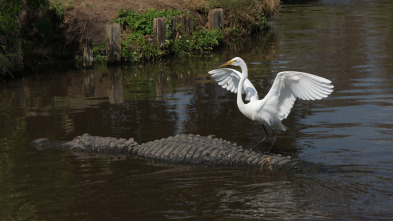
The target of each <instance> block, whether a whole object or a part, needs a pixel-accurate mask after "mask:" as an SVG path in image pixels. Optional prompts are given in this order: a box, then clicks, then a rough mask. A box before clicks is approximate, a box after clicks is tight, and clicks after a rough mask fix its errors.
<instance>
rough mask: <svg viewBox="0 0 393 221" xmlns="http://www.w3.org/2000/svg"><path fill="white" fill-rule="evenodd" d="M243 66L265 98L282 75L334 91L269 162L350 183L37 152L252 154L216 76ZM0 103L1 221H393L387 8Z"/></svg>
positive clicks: (323, 1)
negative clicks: (166, 148) (191, 138)
mask: <svg viewBox="0 0 393 221" xmlns="http://www.w3.org/2000/svg"><path fill="white" fill-rule="evenodd" d="M235 56H240V57H242V58H243V59H244V60H245V61H246V62H247V64H248V67H249V73H250V76H249V78H250V80H251V81H252V82H253V83H254V85H255V87H256V88H257V90H258V91H259V93H260V96H261V97H263V96H264V94H266V92H267V91H268V90H269V89H270V86H271V84H272V81H273V80H274V77H275V75H276V74H277V73H278V72H279V71H283V70H297V71H304V72H309V73H313V74H317V75H320V76H323V77H325V78H328V79H330V80H332V82H333V84H334V86H335V91H334V93H333V94H332V95H331V96H329V98H327V99H324V100H320V101H297V102H296V103H295V106H294V107H293V109H292V112H291V114H290V116H289V117H288V119H286V120H284V122H283V123H284V124H285V125H286V126H287V127H288V130H287V131H285V132H280V133H278V139H277V142H276V144H275V145H274V147H273V152H279V153H282V154H286V155H291V156H292V157H298V158H301V159H303V160H307V161H312V162H316V163H322V164H327V165H330V166H332V167H337V168H340V169H343V170H344V171H345V172H342V173H327V174H287V173H279V172H270V173H269V172H266V171H256V170H252V169H245V168H201V167H191V166H184V165H183V166H182V165H168V164H165V163H162V162H152V161H150V160H146V159H141V158H135V157H132V156H130V157H117V156H102V155H93V154H78V155H77V154H72V153H70V152H69V151H66V150H59V149H56V148H48V149H44V150H38V149H35V148H34V147H31V146H29V142H30V141H32V140H34V139H36V138H40V137H48V138H51V139H54V140H70V139H72V138H73V137H75V136H78V135H81V134H83V133H90V134H92V135H99V136H112V137H125V138H129V137H133V138H135V140H136V141H137V142H139V143H142V142H147V141H151V140H155V139H160V138H164V137H168V136H172V135H176V134H183V133H192V134H200V135H210V134H214V135H216V136H217V137H220V138H224V139H226V140H229V141H231V142H236V143H237V144H239V145H242V146H243V147H250V146H252V145H253V144H255V143H256V142H258V140H259V139H261V138H262V137H263V135H264V134H263V129H262V127H261V126H260V125H258V123H255V122H252V121H251V120H248V119H247V118H245V117H244V116H243V115H242V114H241V113H240V112H239V110H238V108H237V106H236V101H235V99H236V96H235V95H234V94H231V93H229V92H227V91H226V90H224V89H222V88H221V87H219V86H218V85H217V84H216V83H215V82H214V81H213V80H212V79H210V77H209V76H208V74H207V72H208V71H209V70H211V69H214V68H216V67H217V66H218V65H219V64H222V63H223V62H225V61H226V60H228V59H231V58H232V57H235ZM0 95H1V100H0V122H1V127H0V208H1V209H0V220H171V219H174V220H309V219H311V220H391V219H392V218H393V3H392V2H391V1H389V0H375V1H367V0H320V1H310V2H307V3H302V4H283V5H282V8H281V11H280V14H278V15H277V16H275V17H274V19H273V21H272V29H271V31H270V32H269V33H268V34H265V35H258V36H252V37H250V38H248V39H244V40H238V41H234V42H231V44H228V45H227V46H226V47H225V48H224V49H220V50H218V51H217V52H215V53H214V54H212V55H201V56H191V57H188V58H174V59H163V60H162V61H156V62H153V63H148V64H138V65H131V66H125V67H112V68H108V69H106V68H103V69H102V70H99V69H98V70H77V71H73V70H69V71H57V72H56V71H52V72H50V73H45V74H39V75H34V76H30V77H25V78H23V79H18V80H14V81H11V82H9V83H7V84H2V85H0ZM269 142H271V140H270V141H267V142H266V143H264V144H262V145H259V146H258V147H257V148H256V150H257V151H264V150H265V149H266V148H267V147H268V145H269Z"/></svg>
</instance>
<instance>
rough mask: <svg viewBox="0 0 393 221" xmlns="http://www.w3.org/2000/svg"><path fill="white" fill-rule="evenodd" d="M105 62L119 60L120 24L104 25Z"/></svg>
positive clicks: (116, 61)
mask: <svg viewBox="0 0 393 221" xmlns="http://www.w3.org/2000/svg"><path fill="white" fill-rule="evenodd" d="M106 44H107V46H106V47H107V50H106V51H107V63H118V62H120V61H121V35H120V24H119V23H114V24H107V25H106Z"/></svg>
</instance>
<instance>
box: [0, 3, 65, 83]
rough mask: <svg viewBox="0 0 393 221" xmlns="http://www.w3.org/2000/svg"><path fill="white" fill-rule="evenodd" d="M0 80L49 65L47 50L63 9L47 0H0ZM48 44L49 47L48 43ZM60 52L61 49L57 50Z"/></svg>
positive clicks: (50, 62) (55, 40)
mask: <svg viewBox="0 0 393 221" xmlns="http://www.w3.org/2000/svg"><path fill="white" fill-rule="evenodd" d="M0 1H1V3H0V79H5V78H6V77H7V76H13V75H12V73H15V72H18V71H22V70H23V67H25V68H27V69H28V70H34V69H37V68H40V67H41V66H45V65H47V64H52V60H51V59H49V57H50V56H49V52H50V51H55V50H51V49H48V48H50V47H51V46H50V44H51V43H53V42H59V39H58V38H56V32H57V31H58V30H57V27H58V24H59V23H61V22H62V16H63V15H64V12H63V11H62V7H61V5H60V3H58V4H57V5H53V6H51V5H50V3H49V0H29V1H20V0H0ZM48 45H49V46H48ZM60 53H62V52H60Z"/></svg>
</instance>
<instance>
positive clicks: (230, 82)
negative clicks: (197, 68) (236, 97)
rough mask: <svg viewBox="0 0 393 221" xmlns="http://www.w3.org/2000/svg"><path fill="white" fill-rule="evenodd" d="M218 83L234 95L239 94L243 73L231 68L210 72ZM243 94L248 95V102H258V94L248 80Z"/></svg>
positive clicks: (244, 85) (245, 82)
mask: <svg viewBox="0 0 393 221" xmlns="http://www.w3.org/2000/svg"><path fill="white" fill-rule="evenodd" d="M208 73H209V74H211V76H212V77H213V78H214V80H216V81H217V82H218V85H220V86H221V87H223V88H224V89H227V90H228V91H230V92H232V93H237V91H238V89H237V87H238V85H239V81H240V78H241V76H242V73H240V72H239V71H237V70H235V69H231V68H220V69H214V70H211V71H209V72H208ZM242 94H246V97H245V99H246V100H247V101H251V100H258V99H259V97H258V92H257V90H256V89H255V87H254V85H253V84H252V83H251V81H250V80H248V79H246V80H245V81H244V84H243V90H242Z"/></svg>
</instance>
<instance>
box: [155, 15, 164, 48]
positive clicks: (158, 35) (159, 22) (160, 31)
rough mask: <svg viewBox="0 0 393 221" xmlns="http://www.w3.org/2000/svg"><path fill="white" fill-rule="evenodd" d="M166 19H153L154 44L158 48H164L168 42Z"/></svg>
mask: <svg viewBox="0 0 393 221" xmlns="http://www.w3.org/2000/svg"><path fill="white" fill-rule="evenodd" d="M166 21H167V19H166V18H154V19H153V35H154V42H155V43H156V45H157V46H158V47H162V46H164V45H165V41H166V35H167V33H166V24H165V22H166Z"/></svg>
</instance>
